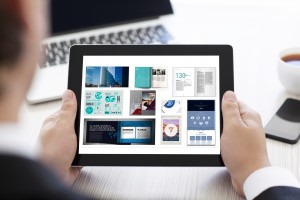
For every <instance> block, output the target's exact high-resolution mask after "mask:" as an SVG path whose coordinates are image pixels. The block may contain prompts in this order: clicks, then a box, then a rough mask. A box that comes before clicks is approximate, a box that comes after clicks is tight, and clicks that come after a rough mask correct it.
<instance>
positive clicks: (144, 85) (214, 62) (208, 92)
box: [68, 45, 233, 166]
mask: <svg viewBox="0 0 300 200" xmlns="http://www.w3.org/2000/svg"><path fill="white" fill-rule="evenodd" d="M68 88H69V89H71V90H73V91H74V92H75V94H76V97H77V101H78V111H77V117H76V122H75V131H76V134H77V138H78V148H77V153H76V156H75V159H74V161H73V165H74V166H223V165H224V164H223V161H222V158H221V155H220V137H221V133H222V114H221V99H222V96H223V94H224V92H225V91H227V90H233V52H232V47H231V46H228V45H75V46H73V47H72V48H71V51H70V67H69V80H68Z"/></svg>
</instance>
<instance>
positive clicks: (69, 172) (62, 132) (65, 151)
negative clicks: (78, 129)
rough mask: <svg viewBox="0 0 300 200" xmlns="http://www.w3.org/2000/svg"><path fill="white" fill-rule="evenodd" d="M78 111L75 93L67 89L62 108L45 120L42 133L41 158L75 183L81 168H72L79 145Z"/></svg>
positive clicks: (64, 177)
mask: <svg viewBox="0 0 300 200" xmlns="http://www.w3.org/2000/svg"><path fill="white" fill-rule="evenodd" d="M76 111H77V101H76V97H75V94H74V93H73V92H72V91H70V90H67V91H65V93H64V94H63V99H62V106H61V109H60V110H59V111H57V112H56V113H54V114H53V115H51V116H49V117H48V118H47V119H46V120H45V121H44V124H43V127H42V130H41V134H40V141H41V154H40V158H41V160H42V161H43V162H44V163H45V164H46V165H48V166H49V165H50V167H52V168H53V169H54V171H56V172H57V173H58V175H59V176H61V177H62V178H63V179H64V180H66V181H67V182H69V183H73V182H74V181H75V179H76V177H77V176H78V175H79V172H80V168H71V164H72V161H73V159H74V156H75V153H76V147H77V139H76V135H75V130H74V122H75V117H76Z"/></svg>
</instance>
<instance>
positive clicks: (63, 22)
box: [51, 0, 173, 35]
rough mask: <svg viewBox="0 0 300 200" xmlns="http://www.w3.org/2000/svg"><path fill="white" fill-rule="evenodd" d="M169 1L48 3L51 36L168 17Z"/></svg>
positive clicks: (71, 0)
mask: <svg viewBox="0 0 300 200" xmlns="http://www.w3.org/2000/svg"><path fill="white" fill-rule="evenodd" d="M172 13H173V10H172V7H171V3H170V0H85V1H82V0H63V1H62V0H51V28H52V31H51V32H52V34H53V35H57V34H60V33H65V32H73V31H77V30H84V29H89V28H93V27H100V26H106V25H109V24H117V23H122V22H126V21H131V20H132V21H133V20H140V19H144V18H151V17H157V16H160V15H164V14H172Z"/></svg>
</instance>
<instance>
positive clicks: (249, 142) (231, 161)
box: [221, 91, 270, 196]
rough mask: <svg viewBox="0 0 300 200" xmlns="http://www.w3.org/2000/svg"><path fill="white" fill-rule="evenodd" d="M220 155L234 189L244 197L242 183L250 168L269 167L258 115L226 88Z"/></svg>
mask: <svg viewBox="0 0 300 200" xmlns="http://www.w3.org/2000/svg"><path fill="white" fill-rule="evenodd" d="M222 112H223V134H222V137H221V154H222V158H223V160H224V163H225V166H226V167H227V169H228V171H229V173H230V176H231V181H232V185H233V188H234V190H235V191H236V192H237V193H238V194H239V195H241V196H244V191H243V185H244V182H245V180H246V179H247V177H248V176H249V175H250V174H251V173H253V172H254V171H256V170H258V169H260V168H263V167H268V166H270V161H269V158H268V154H267V148H266V139H265V132H264V129H263V126H262V122H261V119H260V116H259V114H258V113H257V112H255V111H254V110H252V109H251V108H249V107H248V106H247V105H246V104H244V103H242V102H240V101H238V100H237V98H236V96H235V94H234V92H232V91H227V92H226V93H225V94H224V96H223V100H222Z"/></svg>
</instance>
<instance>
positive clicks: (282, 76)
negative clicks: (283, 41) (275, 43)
mask: <svg viewBox="0 0 300 200" xmlns="http://www.w3.org/2000/svg"><path fill="white" fill-rule="evenodd" d="M277 72H278V77H279V80H280V82H281V83H282V85H283V86H284V87H285V89H286V90H287V91H289V92H290V93H293V94H296V95H300V47H294V48H289V49H285V50H283V51H282V52H280V54H279V61H278V67H277Z"/></svg>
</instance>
